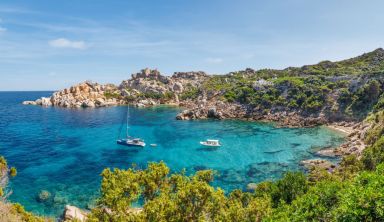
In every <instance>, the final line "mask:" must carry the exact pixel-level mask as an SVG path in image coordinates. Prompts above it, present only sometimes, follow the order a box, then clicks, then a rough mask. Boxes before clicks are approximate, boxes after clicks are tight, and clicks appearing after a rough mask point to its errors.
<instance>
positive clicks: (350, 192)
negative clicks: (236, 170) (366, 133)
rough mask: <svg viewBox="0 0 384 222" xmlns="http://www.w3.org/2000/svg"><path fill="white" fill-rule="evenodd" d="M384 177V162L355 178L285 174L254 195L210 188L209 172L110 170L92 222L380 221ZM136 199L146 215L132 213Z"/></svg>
mask: <svg viewBox="0 0 384 222" xmlns="http://www.w3.org/2000/svg"><path fill="white" fill-rule="evenodd" d="M340 172H341V171H340ZM340 172H339V173H340ZM383 173H384V164H379V165H378V166H377V168H376V170H374V171H361V172H358V173H357V174H356V175H354V176H353V177H351V178H345V177H341V176H340V175H341V174H339V175H338V174H332V175H330V174H329V173H325V176H324V177H322V178H321V179H317V180H312V181H311V180H310V177H308V178H307V177H306V176H305V175H304V174H303V173H286V174H285V175H284V177H283V178H282V179H280V180H277V181H275V182H272V181H267V182H263V183H260V184H259V185H258V186H257V189H256V191H255V192H254V193H249V192H242V191H240V190H234V191H232V192H231V193H230V194H228V195H225V193H224V192H223V190H221V189H220V188H214V187H212V186H211V185H210V182H212V180H213V177H214V173H213V172H212V171H209V170H208V171H199V172H197V173H196V174H194V175H191V176H187V175H185V173H184V172H181V173H175V174H169V169H168V168H167V166H166V165H165V164H164V163H163V162H160V163H150V164H149V165H148V168H147V169H145V170H138V169H128V170H119V169H114V170H113V171H111V170H109V169H106V170H104V171H103V173H102V176H103V180H102V185H101V197H100V199H99V202H98V207H96V208H95V209H94V210H93V211H92V213H91V215H90V221H262V220H263V221H313V220H314V221H381V220H384V213H383V205H382V203H383V201H384V174H383ZM137 201H139V202H142V203H143V209H142V211H134V210H132V208H131V207H132V204H133V203H135V202H137ZM106 208H107V209H109V210H105V209H106Z"/></svg>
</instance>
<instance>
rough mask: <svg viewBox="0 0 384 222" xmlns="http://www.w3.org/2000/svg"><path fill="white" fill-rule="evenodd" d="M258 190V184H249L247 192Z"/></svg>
mask: <svg viewBox="0 0 384 222" xmlns="http://www.w3.org/2000/svg"><path fill="white" fill-rule="evenodd" d="M256 189H257V183H249V184H247V191H251V192H255V190H256Z"/></svg>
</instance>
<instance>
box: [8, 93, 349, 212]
mask: <svg viewBox="0 0 384 222" xmlns="http://www.w3.org/2000/svg"><path fill="white" fill-rule="evenodd" d="M49 94H50V92H17V93H16V92H8V93H7V92H2V93H0V114H1V115H0V154H1V155H4V156H5V157H6V158H7V159H8V162H9V164H10V165H12V166H16V167H17V169H18V175H17V177H15V178H14V179H12V180H11V182H10V184H9V189H12V190H13V194H12V195H11V197H10V200H12V201H15V202H20V203H21V204H23V205H24V206H25V207H26V209H27V210H31V211H33V212H35V213H39V214H44V215H55V216H57V215H58V214H60V213H62V210H63V206H64V205H65V204H72V205H76V206H79V207H82V208H87V207H90V206H91V205H92V200H94V198H95V197H96V195H97V191H98V188H99V181H100V176H99V175H100V172H101V171H102V170H103V169H104V168H106V167H119V168H128V167H130V166H131V165H132V164H133V163H135V164H137V165H138V166H139V167H145V165H146V163H147V162H148V161H160V160H163V161H165V162H166V163H167V164H168V166H170V168H171V169H172V170H175V171H179V170H181V169H183V168H185V169H186V170H187V172H194V171H196V170H201V169H206V168H211V169H214V170H217V171H218V174H219V175H218V176H217V177H216V180H215V182H214V185H215V186H220V187H222V188H224V189H225V190H226V191H230V190H232V189H235V188H239V189H245V186H246V185H247V183H249V182H259V181H262V180H265V179H275V178H278V177H280V176H281V174H282V173H284V172H286V171H288V170H302V169H300V167H299V165H298V163H299V161H300V160H303V159H307V158H314V157H315V156H314V155H313V151H314V150H315V149H319V148H321V147H328V146H336V145H338V144H340V143H341V142H343V136H342V135H340V134H337V133H336V132H334V131H331V130H329V129H327V128H325V127H316V128H306V129H288V128H275V127H274V126H273V125H272V124H267V123H255V122H244V121H233V120H227V121H213V120H201V121H177V120H175V116H176V114H177V113H178V112H179V111H180V110H179V109H177V108H170V107H157V108H148V109H135V108H132V109H131V112H130V116H131V118H130V124H131V125H130V130H131V134H133V135H135V136H140V137H142V138H143V139H144V140H145V141H146V142H147V144H150V143H156V144H157V145H158V146H157V147H155V148H153V147H150V146H147V147H145V148H144V149H142V150H139V149H131V148H127V147H123V146H119V145H117V144H115V141H116V139H117V136H118V132H119V128H120V127H121V124H122V122H123V121H124V117H125V113H126V107H110V108H99V109H63V108H53V107H49V108H43V107H39V106H23V105H21V104H20V103H21V101H23V100H29V99H35V98H37V97H41V96H48V95H49ZM208 138H214V139H219V140H220V141H221V143H222V147H220V148H218V149H207V148H204V147H202V146H200V145H199V141H201V140H205V139H208ZM41 190H48V191H49V192H50V193H51V194H52V196H51V198H50V199H49V200H48V201H47V202H39V201H38V200H37V198H36V196H37V195H38V193H39V192H40V191H41Z"/></svg>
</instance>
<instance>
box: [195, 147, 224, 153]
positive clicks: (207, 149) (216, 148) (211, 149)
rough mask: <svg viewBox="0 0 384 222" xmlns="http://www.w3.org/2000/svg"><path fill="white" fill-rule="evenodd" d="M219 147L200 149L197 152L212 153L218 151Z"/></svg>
mask: <svg viewBox="0 0 384 222" xmlns="http://www.w3.org/2000/svg"><path fill="white" fill-rule="evenodd" d="M218 149H219V147H199V148H197V149H196V150H197V151H206V152H212V151H216V150H218Z"/></svg>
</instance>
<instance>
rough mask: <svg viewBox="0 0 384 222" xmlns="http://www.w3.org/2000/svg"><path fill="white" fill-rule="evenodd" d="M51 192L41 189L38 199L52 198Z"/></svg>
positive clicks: (42, 200)
mask: <svg viewBox="0 0 384 222" xmlns="http://www.w3.org/2000/svg"><path fill="white" fill-rule="evenodd" d="M51 196H52V195H51V193H50V192H49V191H47V190H42V191H40V193H39V195H38V196H37V200H38V201H39V202H46V201H48V200H49V199H50V198H51Z"/></svg>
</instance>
